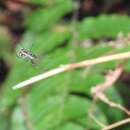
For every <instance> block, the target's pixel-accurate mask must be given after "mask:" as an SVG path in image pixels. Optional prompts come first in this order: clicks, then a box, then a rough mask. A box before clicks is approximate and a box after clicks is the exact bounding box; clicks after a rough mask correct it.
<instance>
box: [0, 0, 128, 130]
mask: <svg viewBox="0 0 130 130" xmlns="http://www.w3.org/2000/svg"><path fill="white" fill-rule="evenodd" d="M30 2H32V3H35V4H43V5H46V7H45V8H42V7H41V8H40V9H37V10H35V11H32V12H31V14H30V13H28V14H26V15H25V20H24V26H25V27H26V31H25V32H24V34H23V36H22V38H21V40H20V42H19V44H18V45H17V47H16V49H15V54H14V53H13V52H11V44H10V40H9V38H6V37H5V35H4V33H2V34H3V35H2V34H1V33H0V34H1V36H0V57H1V58H4V59H5V60H6V61H7V63H8V64H9V65H10V71H9V73H8V76H7V78H6V80H5V81H4V83H3V84H2V87H1V91H0V92H1V94H0V129H1V130H9V129H10V130H18V129H19V130H29V129H30V130H32V129H31V128H33V130H43V129H45V130H72V129H75V130H86V129H90V130H99V129H101V128H100V126H98V125H97V124H96V123H95V122H94V121H93V120H92V119H90V117H89V115H88V112H89V109H90V107H91V105H92V103H93V101H92V97H91V94H90V89H91V87H93V86H95V85H97V84H99V83H102V82H103V81H104V73H105V72H106V71H108V70H109V69H114V68H115V67H116V66H117V65H118V64H120V63H121V62H120V61H112V62H108V63H103V64H99V65H95V66H91V67H89V68H82V69H77V70H73V71H70V72H65V73H62V74H59V75H56V76H54V77H51V78H49V79H46V80H44V81H40V82H38V83H35V84H33V85H31V86H28V87H26V88H24V89H20V90H15V91H14V90H12V86H13V85H15V84H17V83H18V82H21V81H23V80H26V79H28V78H30V77H31V76H34V75H37V74H40V73H43V72H45V71H47V70H50V69H53V68H55V67H58V66H60V65H62V64H67V63H73V62H78V61H81V60H85V59H91V58H96V57H100V56H103V55H107V54H112V53H116V52H125V51H129V50H130V45H129V44H125V43H124V44H122V46H120V47H116V44H115V45H114V46H112V45H110V44H108V43H107V42H106V41H100V39H102V38H111V39H116V37H117V35H118V34H119V33H120V32H122V33H123V34H124V36H127V34H128V33H129V30H130V18H129V17H128V16H119V15H101V16H97V17H87V18H84V19H83V20H81V21H76V22H75V23H74V21H73V19H70V20H67V21H65V17H67V15H68V13H72V12H73V10H75V7H74V1H73V0H53V2H51V1H50V0H48V1H47V0H37V1H35V0H32V1H30ZM0 31H1V28H0ZM74 31H75V32H74ZM74 33H76V37H75V36H74ZM90 39H96V40H97V42H96V43H95V44H90V45H89V43H88V45H87V43H86V46H84V45H83V44H82V43H83V42H85V41H87V40H90ZM75 40H76V43H77V44H76V43H75ZM22 47H24V48H27V49H29V50H31V51H32V52H33V53H34V54H36V55H37V56H38V61H37V63H36V66H33V65H32V64H31V62H29V61H28V60H23V59H22V58H19V57H17V53H18V52H19V51H20V49H21V48H22ZM129 65H130V61H127V62H125V64H124V68H125V71H126V72H129V71H130V69H129ZM117 87H118V85H117V84H115V86H113V87H112V88H111V89H108V90H107V91H106V92H107V95H108V97H109V98H110V99H111V100H113V101H115V102H117V103H120V104H123V101H122V100H123V99H122V98H121V96H120V94H119V92H118V91H117V89H116V88H117ZM93 114H94V116H95V117H96V119H97V120H99V121H101V122H103V123H104V124H106V125H107V124H108V123H112V122H115V121H117V120H121V119H124V117H125V116H124V114H123V112H121V111H119V110H116V109H114V108H112V109H111V108H110V107H108V106H107V105H105V104H103V103H97V104H96V105H95V107H94V112H93ZM123 130H125V129H123Z"/></svg>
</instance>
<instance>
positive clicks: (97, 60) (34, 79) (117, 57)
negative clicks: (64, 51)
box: [13, 52, 130, 89]
mask: <svg viewBox="0 0 130 130" xmlns="http://www.w3.org/2000/svg"><path fill="white" fill-rule="evenodd" d="M128 58H130V52H124V53H119V54H114V55H109V56H103V57H99V58H95V59H90V60H85V61H82V62H78V63H73V64H67V65H64V66H62V67H59V68H55V69H52V70H50V71H47V72H45V73H43V74H39V75H37V76H34V77H31V78H30V79H28V80H25V81H23V82H20V83H19V84H17V85H15V86H13V89H18V88H22V87H24V86H28V85H30V84H33V83H35V82H38V81H40V80H43V79H46V78H48V77H51V76H54V75H56V74H59V73H62V72H65V71H69V70H73V69H76V68H80V67H88V66H91V65H95V64H99V63H103V62H108V61H114V60H122V59H128Z"/></svg>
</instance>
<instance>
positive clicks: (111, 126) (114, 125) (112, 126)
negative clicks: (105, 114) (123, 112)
mask: <svg viewBox="0 0 130 130" xmlns="http://www.w3.org/2000/svg"><path fill="white" fill-rule="evenodd" d="M127 123H130V118H127V119H124V120H121V121H118V122H116V123H113V124H111V125H108V126H106V127H104V128H103V129H102V130H111V129H114V128H116V127H119V126H121V125H124V124H127Z"/></svg>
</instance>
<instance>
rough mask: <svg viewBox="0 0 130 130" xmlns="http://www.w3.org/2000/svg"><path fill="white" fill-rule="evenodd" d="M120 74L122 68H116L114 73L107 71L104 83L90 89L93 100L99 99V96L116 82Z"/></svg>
mask: <svg viewBox="0 0 130 130" xmlns="http://www.w3.org/2000/svg"><path fill="white" fill-rule="evenodd" d="M122 72H123V67H122V66H119V67H117V68H116V69H115V70H114V71H109V73H108V74H107V75H106V77H105V81H104V82H103V83H101V84H98V85H96V86H95V87H93V88H92V89H91V93H92V95H93V96H94V98H96V97H99V95H100V94H102V93H103V91H104V90H106V89H107V88H109V87H111V86H112V85H113V84H114V83H115V82H116V81H117V80H118V78H119V77H120V75H121V73H122Z"/></svg>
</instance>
